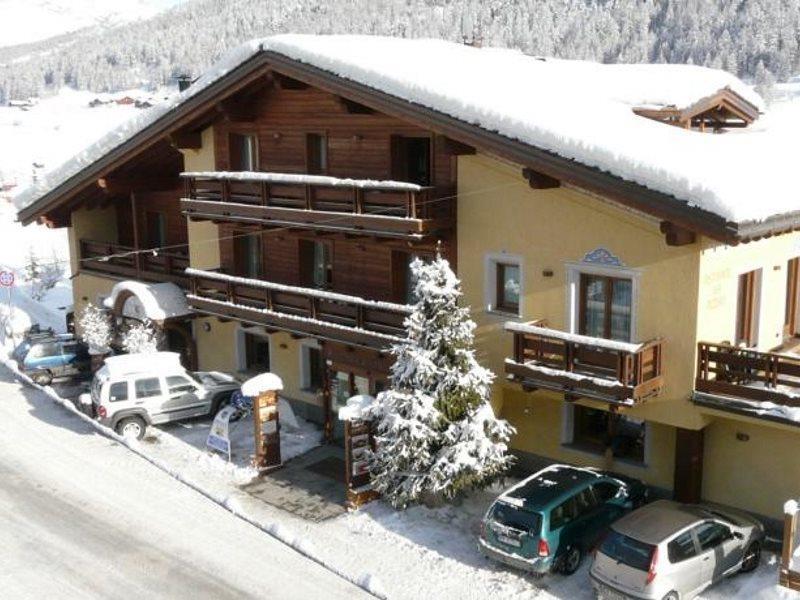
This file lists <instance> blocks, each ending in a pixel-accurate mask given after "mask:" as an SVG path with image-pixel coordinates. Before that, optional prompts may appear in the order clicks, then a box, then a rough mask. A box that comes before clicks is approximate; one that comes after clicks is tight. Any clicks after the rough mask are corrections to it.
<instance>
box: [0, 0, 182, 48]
mask: <svg viewBox="0 0 800 600" xmlns="http://www.w3.org/2000/svg"><path fill="white" fill-rule="evenodd" d="M184 1H186V0H0V47H4V46H13V45H16V44H24V43H27V42H35V41H38V40H43V39H46V38H49V37H52V36H55V35H60V34H63V33H68V32H70V31H74V30H76V29H80V28H82V27H88V26H91V25H116V24H119V23H124V22H126V21H132V20H136V19H141V18H147V17H151V16H153V15H154V14H156V13H158V12H160V11H162V10H165V9H167V8H170V7H172V6H174V5H176V4H180V3H181V2H184Z"/></svg>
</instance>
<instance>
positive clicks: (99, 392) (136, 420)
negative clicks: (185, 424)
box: [91, 352, 240, 439]
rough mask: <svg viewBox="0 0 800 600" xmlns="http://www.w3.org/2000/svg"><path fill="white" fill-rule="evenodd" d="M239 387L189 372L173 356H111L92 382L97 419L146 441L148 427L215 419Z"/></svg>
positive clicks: (212, 374) (225, 379)
mask: <svg viewBox="0 0 800 600" xmlns="http://www.w3.org/2000/svg"><path fill="white" fill-rule="evenodd" d="M239 387H240V385H239V383H238V382H237V381H236V380H235V379H233V378H232V377H230V376H229V375H225V374H223V373H217V372H216V371H212V372H196V373H191V372H189V371H187V370H186V369H184V368H183V366H182V365H181V363H180V355H178V354H176V353H174V352H156V353H153V354H122V355H119V356H111V357H109V358H107V359H106V360H105V365H104V366H103V367H102V368H101V369H99V370H98V371H97V373H95V376H94V380H93V381H92V389H91V407H92V416H94V417H95V418H96V419H97V420H98V421H100V422H101V423H102V424H103V425H106V426H108V427H111V428H112V429H114V430H115V431H116V432H117V433H118V434H120V435H122V436H125V437H131V438H136V439H141V438H142V437H143V436H144V433H145V429H146V427H147V426H148V425H158V424H160V423H168V422H170V421H178V420H181V419H188V418H191V417H200V416H206V415H214V414H216V413H217V411H218V410H219V409H220V408H221V406H222V405H223V404H224V403H225V402H227V401H228V400H229V399H230V397H231V394H232V393H233V392H235V391H236V390H238V389H239Z"/></svg>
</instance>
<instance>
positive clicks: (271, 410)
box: [253, 391, 281, 470]
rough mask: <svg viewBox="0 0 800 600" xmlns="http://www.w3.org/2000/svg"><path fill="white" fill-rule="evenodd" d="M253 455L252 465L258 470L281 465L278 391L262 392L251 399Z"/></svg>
mask: <svg viewBox="0 0 800 600" xmlns="http://www.w3.org/2000/svg"><path fill="white" fill-rule="evenodd" d="M253 427H254V432H253V433H254V438H255V446H256V448H255V456H254V457H253V466H254V467H256V468H257V469H259V470H262V469H264V470H269V469H275V468H277V467H280V466H281V437H280V428H281V427H280V421H279V418H278V392H276V391H268V392H262V393H261V394H259V395H258V396H256V398H255V399H254V400H253Z"/></svg>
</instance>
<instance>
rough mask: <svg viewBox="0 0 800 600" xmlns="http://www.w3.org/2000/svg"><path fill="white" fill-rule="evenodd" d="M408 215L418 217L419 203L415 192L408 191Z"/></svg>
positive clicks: (411, 217) (412, 217)
mask: <svg viewBox="0 0 800 600" xmlns="http://www.w3.org/2000/svg"><path fill="white" fill-rule="evenodd" d="M406 217H408V218H409V219H416V218H417V205H416V203H415V202H414V192H406Z"/></svg>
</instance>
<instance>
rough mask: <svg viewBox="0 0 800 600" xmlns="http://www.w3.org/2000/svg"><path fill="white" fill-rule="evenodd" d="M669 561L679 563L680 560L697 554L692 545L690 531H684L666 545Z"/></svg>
mask: <svg viewBox="0 0 800 600" xmlns="http://www.w3.org/2000/svg"><path fill="white" fill-rule="evenodd" d="M667 554H668V555H669V562H671V563H673V564H674V563H679V562H681V561H684V560H687V559H689V558H692V557H693V556H697V548H696V547H695V545H694V538H692V532H691V531H686V532H684V533H682V534H680V535H679V536H678V537H676V538H675V539H674V540H672V541H671V542H670V543H669V544H668V545H667Z"/></svg>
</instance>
